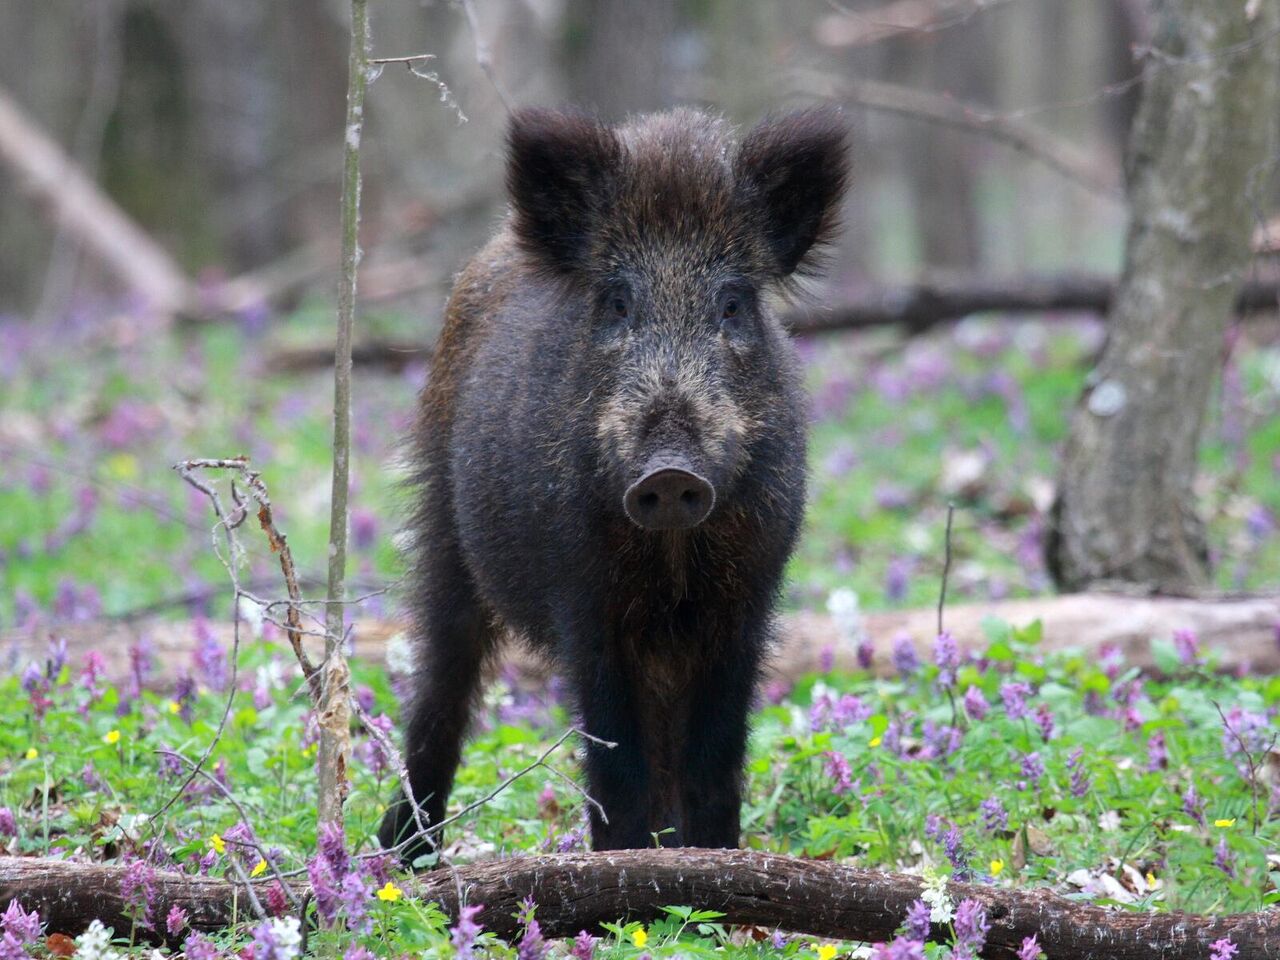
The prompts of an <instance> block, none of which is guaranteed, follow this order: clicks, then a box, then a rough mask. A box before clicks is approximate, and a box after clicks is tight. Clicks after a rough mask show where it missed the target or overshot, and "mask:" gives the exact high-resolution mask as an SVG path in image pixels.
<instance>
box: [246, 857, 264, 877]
mask: <svg viewBox="0 0 1280 960" xmlns="http://www.w3.org/2000/svg"><path fill="white" fill-rule="evenodd" d="M266 869H267V861H265V860H259V861H258V862H257V863H255V864H254V865H253V869H252V870H250V871H249V876H251V877H260V876H262V874H263V871H265V870H266Z"/></svg>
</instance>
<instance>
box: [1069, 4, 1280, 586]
mask: <svg viewBox="0 0 1280 960" xmlns="http://www.w3.org/2000/svg"><path fill="white" fill-rule="evenodd" d="M1157 20H1158V22H1157V24H1156V29H1155V34H1154V40H1153V43H1154V49H1153V51H1152V54H1151V56H1150V57H1148V58H1147V60H1146V63H1147V66H1146V72H1145V75H1144V85H1143V96H1142V103H1141V106H1140V108H1139V111H1138V116H1137V119H1136V121H1135V124H1134V131H1133V135H1132V140H1131V143H1130V149H1129V158H1128V175H1129V193H1130V198H1131V206H1132V212H1131V220H1130V225H1129V233H1128V237H1127V241H1126V248H1125V265H1124V271H1123V275H1122V277H1121V279H1120V285H1119V288H1118V290H1117V292H1116V296H1115V300H1114V303H1113V304H1112V308H1111V315H1110V317H1109V321H1108V324H1107V329H1108V336H1107V343H1106V346H1105V348H1104V350H1103V353H1102V357H1101V359H1100V360H1099V362H1098V365H1097V367H1096V369H1094V370H1093V371H1092V373H1091V374H1090V376H1089V378H1088V380H1087V381H1086V386H1085V389H1084V393H1083V395H1082V397H1081V399H1080V403H1079V405H1078V406H1077V408H1076V411H1075V415H1074V417H1073V418H1072V424H1071V431H1070V435H1069V437H1068V441H1067V444H1066V448H1065V451H1064V453H1063V457H1062V469H1061V476H1060V483H1059V485H1058V499H1057V503H1056V505H1055V508H1054V513H1053V521H1052V524H1051V531H1050V537H1049V540H1048V544H1047V547H1048V551H1049V561H1050V563H1049V566H1050V571H1051V573H1053V575H1054V578H1055V579H1056V580H1057V582H1058V583H1059V585H1060V586H1062V587H1063V588H1065V589H1069V590H1080V589H1085V588H1087V587H1089V586H1090V585H1093V584H1096V583H1099V582H1102V581H1124V582H1129V583H1139V584H1145V585H1149V586H1154V587H1156V588H1158V589H1160V590H1162V591H1164V592H1170V593H1176V592H1184V591H1188V590H1195V589H1197V588H1202V587H1204V586H1205V585H1206V584H1207V583H1208V582H1209V557H1208V547H1207V544H1206V542H1205V537H1204V530H1203V524H1202V522H1201V520H1200V518H1199V516H1198V514H1197V509H1196V496H1195V491H1194V480H1195V473H1196V461H1197V455H1198V453H1199V440H1200V427H1201V423H1202V420H1203V418H1204V413H1205V410H1206V408H1207V406H1208V402H1209V394H1210V390H1211V388H1212V385H1213V382H1214V378H1215V376H1216V375H1217V373H1218V371H1219V370H1220V368H1221V364H1222V357H1223V334H1224V332H1225V330H1226V325H1227V322H1228V320H1229V318H1230V315H1231V309H1232V304H1233V302H1234V301H1235V298H1236V295H1237V291H1238V289H1239V286H1240V282H1241V280H1242V278H1243V277H1244V276H1245V274H1246V272H1247V267H1248V263H1249V258H1250V235H1251V232H1252V229H1253V226H1254V223H1255V210H1257V209H1261V208H1260V207H1259V206H1258V203H1259V200H1260V197H1258V196H1256V195H1255V194H1256V193H1257V191H1258V190H1259V189H1262V188H1261V187H1260V186H1259V184H1258V182H1257V175H1258V171H1259V170H1261V169H1262V168H1263V167H1265V166H1266V165H1267V163H1268V162H1269V156H1270V152H1271V151H1272V150H1273V149H1274V139H1275V129H1276V116H1277V114H1278V113H1280V100H1278V97H1280V87H1278V85H1277V80H1278V75H1280V64H1278V62H1277V49H1278V48H1280V44H1277V43H1276V42H1275V37H1276V35H1277V33H1278V32H1280V4H1276V3H1260V4H1245V3H1223V2H1221V0H1165V2H1163V3H1161V4H1159V5H1158V6H1157Z"/></svg>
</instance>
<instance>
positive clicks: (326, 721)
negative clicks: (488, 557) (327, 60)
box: [316, 0, 369, 825]
mask: <svg viewBox="0 0 1280 960" xmlns="http://www.w3.org/2000/svg"><path fill="white" fill-rule="evenodd" d="M368 71H369V10H368V0H351V62H350V66H349V67H348V74H347V76H348V80H347V126H346V136H345V140H344V149H343V163H342V277H341V281H340V284H339V287H338V335H337V347H336V349H335V351H334V364H333V370H334V374H333V384H334V396H333V490H332V494H331V500H330V513H329V589H328V592H327V594H326V599H327V601H328V602H327V604H326V606H325V621H324V622H325V636H324V664H323V665H322V667H321V670H320V677H321V698H320V704H319V707H318V709H317V711H316V713H317V715H318V716H317V723H318V725H319V727H320V744H319V755H318V756H317V759H316V767H317V770H318V772H319V777H320V791H319V792H320V800H319V811H318V819H319V821H320V823H336V824H339V825H341V823H342V804H343V801H344V800H345V799H346V796H347V789H348V784H347V756H348V754H349V753H350V747H351V705H350V697H351V672H350V670H349V669H348V667H347V657H346V654H345V652H344V648H345V644H344V640H345V636H344V618H343V610H344V603H343V601H344V600H345V599H346V592H347V591H346V582H347V579H346V578H347V492H348V484H349V478H350V463H349V460H350V456H351V336H352V330H353V329H354V327H355V319H356V318H355V315H356V272H357V268H358V266H359V264H360V138H361V135H362V133H363V131H364V94H365V88H366V86H367V84H368Z"/></svg>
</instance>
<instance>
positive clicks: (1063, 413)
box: [0, 0, 1280, 625]
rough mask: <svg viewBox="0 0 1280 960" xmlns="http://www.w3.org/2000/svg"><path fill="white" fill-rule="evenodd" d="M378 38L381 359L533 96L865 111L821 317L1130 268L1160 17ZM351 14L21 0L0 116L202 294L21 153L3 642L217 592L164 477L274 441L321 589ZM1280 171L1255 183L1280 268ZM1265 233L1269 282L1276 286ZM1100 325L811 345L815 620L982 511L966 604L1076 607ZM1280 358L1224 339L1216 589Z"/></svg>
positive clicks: (182, 499) (386, 563)
mask: <svg viewBox="0 0 1280 960" xmlns="http://www.w3.org/2000/svg"><path fill="white" fill-rule="evenodd" d="M371 14H372V27H373V44H374V56H375V57H401V56H403V57H407V56H410V55H415V54H420V53H431V54H434V56H435V59H432V60H430V61H420V62H418V63H415V64H413V65H412V67H411V68H406V65H405V64H399V63H391V64H387V65H386V66H385V68H384V69H382V70H381V72H380V73H379V74H378V75H377V77H376V81H375V82H374V83H373V84H372V86H371V87H370V92H369V99H368V107H367V118H366V125H365V135H364V148H363V170H364V177H365V179H364V200H363V204H364V214H363V227H362V243H363V247H364V250H365V253H366V258H365V260H364V263H363V266H362V271H363V272H362V279H361V295H362V299H361V310H362V318H361V321H360V324H361V335H360V336H358V337H357V361H358V364H359V359H360V356H359V354H360V343H361V338H362V337H364V338H369V337H375V336H376V337H379V338H381V339H382V341H383V342H388V341H389V342H404V343H408V344H410V345H411V346H412V345H413V344H428V343H429V342H430V341H431V339H432V338H433V336H434V332H435V330H436V329H437V326H438V322H439V318H440V315H441V311H442V307H443V304H444V301H445V299H446V297H447V295H448V290H449V284H450V278H451V276H452V275H453V274H454V272H455V271H456V270H458V269H459V267H460V266H461V265H462V264H463V263H464V262H465V260H466V259H467V257H468V256H470V254H471V253H472V252H473V251H474V250H475V249H476V247H477V246H478V245H479V244H480V243H481V242H482V240H483V238H484V237H485V236H486V235H487V234H488V233H489V231H490V230H491V229H492V227H493V225H494V223H495V221H496V220H497V218H498V217H499V216H500V215H501V212H502V210H503V207H504V196H503V191H502V157H501V151H502V143H503V131H504V124H505V118H506V113H507V110H508V108H509V107H510V106H511V105H516V104H532V103H549V104H562V103H570V104H577V105H581V106H584V107H587V108H589V109H593V110H596V111H598V112H599V113H600V114H601V115H602V116H603V117H605V118H609V119H619V118H622V117H623V116H624V115H626V114H627V113H629V112H633V111H643V110H653V109H659V108H662V107H666V106H669V105H673V104H698V105H705V106H708V107H711V108H713V109H716V110H719V111H722V112H723V113H725V114H726V115H727V116H729V117H730V118H731V119H733V120H734V121H737V122H740V123H743V124H748V123H751V122H753V121H754V120H755V119H757V118H758V117H759V116H760V115H761V114H763V113H764V112H767V111H770V110H776V109H783V108H786V107H789V106H795V105H799V104H804V103H810V102H813V101H815V100H819V99H826V100H833V101H836V102H840V103H843V104H845V105H846V107H847V111H848V116H849V119H850V123H851V127H852V137H851V142H852V149H853V153H854V159H853V164H854V170H855V177H854V185H853V189H852V190H851V192H850V195H849V199H848V203H847V209H846V211H845V231H844V235H843V240H842V242H841V244H840V247H839V249H838V251H837V252H836V255H835V257H834V261H833V264H832V269H831V271H830V273H829V275H828V276H827V278H826V279H825V280H823V281H822V282H821V283H819V284H817V285H815V288H814V302H815V303H817V304H819V305H823V304H832V303H840V302H844V301H847V300H848V299H850V298H856V297H858V296H859V295H860V294H861V293H863V292H865V291H867V290H871V289H881V288H882V287H883V286H884V285H885V284H893V283H910V282H916V281H922V280H930V281H932V280H936V279H937V278H946V277H957V276H960V277H968V278H1018V277H1025V276H1029V275H1036V274H1046V273H1055V274H1059V273H1072V272H1076V271H1083V270H1087V271H1092V272H1094V273H1098V274H1101V275H1105V276H1115V275H1116V274H1117V273H1118V272H1119V269H1120V266H1121V255H1122V249H1123V241H1124V229H1125V224H1126V221H1127V207H1126V203H1125V200H1124V183H1123V181H1124V177H1123V174H1122V168H1123V166H1124V163H1123V157H1124V150H1125V145H1126V142H1127V138H1128V134H1129V130H1130V126H1131V123H1132V121H1133V117H1134V114H1135V110H1136V108H1137V104H1138V98H1139V95H1140V93H1141V88H1142V84H1141V82H1140V81H1141V76H1142V69H1143V63H1144V57H1145V56H1146V55H1147V52H1148V47H1147V45H1148V44H1149V43H1150V42H1151V39H1152V37H1151V34H1152V30H1153V25H1152V17H1153V15H1152V12H1151V9H1150V7H1149V5H1148V4H1147V3H1145V2H1143V0H787V2H785V3H783V2H770V0H680V2H670V3H667V2H654V3H648V2H646V3H640V2H636V0H472V2H468V3H466V4H462V3H457V2H426V0H423V2H418V0H378V2H377V3H375V4H373V6H372V11H371ZM348 15H349V14H348V10H347V6H346V4H345V3H344V2H340V0H275V2H271V3H260V2H255V0H188V2H184V3H181V4H178V3H172V2H164V0H93V2H91V3H84V2H80V0H41V2H34V0H17V2H12V3H7V4H4V5H3V6H0V106H4V105H5V104H8V106H7V107H5V109H6V110H10V111H12V108H14V107H16V109H17V110H18V111H19V112H20V114H21V118H22V119H21V123H22V124H23V125H24V126H23V129H24V130H27V129H35V130H38V131H40V132H41V135H42V136H44V137H47V138H48V139H49V140H51V141H53V142H55V143H56V144H58V145H60V146H61V148H62V149H63V150H65V151H66V152H67V153H68V154H69V155H70V156H71V157H72V158H73V159H74V162H75V164H76V166H77V167H78V168H79V169H80V170H81V171H83V172H84V173H85V174H86V175H87V176H88V178H89V179H90V180H93V181H96V182H97V183H98V184H99V185H100V187H101V188H102V190H103V191H104V192H105V193H106V194H107V195H108V196H109V197H110V198H111V199H112V200H113V201H114V202H115V203H116V204H118V205H119V207H120V208H121V209H122V210H123V211H124V212H125V213H126V214H127V215H128V217H129V218H131V219H132V220H133V221H134V222H135V223H136V224H137V225H138V226H139V227H141V230H142V231H143V233H144V234H145V235H146V236H149V237H150V238H151V240H152V241H154V243H155V244H156V246H157V248H158V250H159V251H161V253H163V254H164V255H166V256H167V257H169V258H171V262H170V263H169V264H167V265H165V264H162V267H163V269H162V271H161V272H162V273H163V271H164V269H168V268H169V267H173V268H174V269H176V271H177V273H178V274H179V275H180V279H181V280H182V281H183V282H184V283H185V282H186V281H187V278H190V282H191V289H190V290H186V289H184V290H182V291H181V292H180V293H179V294H178V295H177V299H178V300H180V301H182V302H181V303H180V304H178V309H176V310H170V311H160V310H156V309H154V308H155V306H156V304H155V303H154V302H149V301H148V300H147V298H146V297H145V296H143V297H140V296H138V295H137V292H136V291H132V292H131V291H130V290H128V289H126V287H125V286H124V285H122V284H121V283H120V280H119V274H120V270H119V269H117V268H113V267H111V266H109V265H104V261H103V258H102V257H100V256H97V255H95V254H94V252H93V251H92V250H87V249H86V247H85V245H84V243H83V242H82V239H81V238H80V237H78V236H77V235H75V232H74V231H68V230H66V229H62V230H59V229H57V228H56V227H55V226H54V218H51V217H50V216H48V209H47V204H46V203H42V202H39V197H38V196H37V202H34V203H33V202H32V192H31V191H30V190H27V189H18V187H21V186H23V178H22V177H20V176H17V175H15V173H14V170H13V169H11V167H6V166H3V165H0V184H3V188H2V189H0V314H3V319H2V320H0V377H3V386H0V517H4V519H0V624H6V625H7V624H9V623H11V622H14V621H17V622H19V623H20V622H23V621H24V620H26V619H29V618H30V617H32V616H35V615H36V611H55V612H60V613H61V614H63V615H66V616H73V617H74V616H77V615H84V616H89V615H92V614H94V613H102V612H106V613H111V614H117V615H128V614H132V613H134V612H137V611H145V612H153V611H155V610H157V609H166V605H169V606H173V605H175V604H176V605H178V606H183V605H185V606H188V607H196V608H205V607H207V605H208V603H209V602H210V597H212V596H214V595H215V592H214V588H213V586H211V585H212V584H219V585H224V581H223V580H221V579H220V577H221V574H220V571H219V568H218V567H217V566H216V564H215V563H214V561H213V560H212V558H210V557H209V556H208V555H207V554H208V541H207V532H208V522H207V517H206V516H205V515H204V514H203V512H202V511H203V510H204V505H203V504H201V503H199V502H198V498H189V497H187V495H186V494H185V493H184V492H183V491H180V490H178V489H177V488H178V484H177V483H176V480H175V478H173V477H172V476H171V475H169V474H168V472H167V469H166V468H167V467H168V465H169V464H170V463H172V462H173V461H174V460H177V459H179V458H181V457H185V456H195V455H209V456H215V455H227V454H232V453H239V452H245V453H249V454H251V455H253V456H254V458H255V462H257V463H258V464H259V466H263V467H265V469H266V471H267V478H268V481H269V482H270V483H272V484H274V486H273V491H274V492H275V495H276V500H277V502H278V503H279V504H281V506H282V510H281V518H282V523H283V524H284V525H285V527H286V529H287V530H289V531H290V532H291V533H293V534H294V535H295V538H294V539H295V544H300V545H299V546H295V552H296V553H297V554H298V555H299V557H300V559H301V560H302V562H303V563H304V565H305V566H307V569H306V571H304V572H309V573H311V574H313V576H312V577H311V579H310V580H309V582H310V583H312V584H314V583H315V582H317V581H318V577H319V571H320V570H321V563H322V557H321V554H320V553H319V549H318V548H320V547H321V545H322V544H323V542H324V539H323V527H322V524H321V523H320V520H321V518H322V515H323V514H324V513H325V510H324V508H323V504H324V503H325V502H327V489H326V488H325V484H326V482H327V480H326V479H325V478H326V477H327V472H326V471H327V452H328V448H327V440H328V436H327V430H328V423H329V421H328V419H327V417H328V415H329V406H328V404H329V399H330V398H329V395H328V389H329V388H328V384H327V378H326V376H325V373H324V371H323V369H318V370H315V371H314V372H310V373H307V372H304V373H298V372H294V368H295V366H296V365H293V366H291V361H290V359H289V357H288V355H287V354H282V353H281V351H287V350H288V349H293V348H303V349H308V348H316V347H318V348H320V349H321V351H322V352H323V348H324V347H325V345H326V344H327V343H330V342H331V339H330V338H331V332H330V331H331V329H332V290H333V288H334V283H335V280H336V265H337V257H338V252H337V251H338V229H337V223H338V191H339V176H340V167H341V150H342V142H343V117H344V91H345V82H346V57H347V43H348V29H349V24H348ZM1246 109H1247V108H1246ZM464 118H465V122H464ZM10 131H11V132H12V127H10ZM19 139H21V137H19ZM1273 173H1274V171H1273V169H1272V168H1271V167H1267V168H1266V169H1264V170H1261V171H1260V175H1259V176H1258V177H1256V178H1255V181H1256V183H1255V188H1256V189H1255V191H1254V195H1253V197H1252V198H1251V200H1252V201H1253V204H1254V207H1255V208H1256V210H1257V214H1258V216H1257V226H1258V227H1259V228H1260V233H1259V236H1260V237H1262V238H1263V239H1262V240H1260V241H1259V243H1260V244H1261V247H1262V248H1265V247H1266V243H1265V233H1263V232H1261V228H1262V227H1264V226H1265V221H1266V214H1267V211H1268V210H1269V209H1270V208H1271V206H1272V200H1273V199H1274V181H1275V178H1274V176H1273ZM52 175H53V176H54V177H59V176H61V173H59V172H58V171H57V170H56V169H55V171H54V172H53V174H52ZM38 192H39V191H36V193H37V194H38ZM1262 248H1260V253H1259V255H1258V257H1257V258H1256V259H1255V261H1254V264H1253V266H1252V267H1251V268H1250V276H1251V277H1253V278H1262V279H1268V278H1270V279H1272V280H1274V278H1275V275H1276V274H1275V270H1274V267H1273V266H1272V264H1271V262H1270V260H1269V259H1268V257H1267V251H1266V249H1262ZM171 313H176V314H178V320H177V321H173V322H171V318H170V317H169V316H168V314H171ZM212 314H217V317H216V318H214V319H211V318H210V315H212ZM1102 336H1103V334H1102V326H1101V322H1100V318H1099V317H1098V316H1097V315H1096V313H1069V314H1067V313H1062V312H1058V313H1053V314H1050V315H1048V316H1045V317H1041V318H1039V319H1029V318H1027V317H1025V316H1018V317H1012V316H1010V317H1006V316H1004V315H1002V314H1000V313H984V314H983V315H981V316H979V317H976V318H970V319H967V320H965V321H964V322H962V323H960V324H959V325H954V326H948V327H946V328H943V329H939V330H935V331H931V332H929V333H928V334H927V335H921V336H908V335H907V334H906V332H904V331H902V330H894V329H884V330H877V331H872V332H869V333H866V334H858V335H842V336H839V337H825V338H812V339H806V340H805V341H804V342H802V344H801V346H802V350H803V352H804V355H805V357H806V359H807V360H808V361H809V364H810V369H811V375H812V388H813V391H814V398H815V422H816V430H815V446H814V465H813V466H814V476H815V482H814V490H813V509H812V510H811V519H810V535H809V537H808V538H807V540H806V544H805V546H804V548H803V549H802V550H801V556H800V557H799V558H798V559H797V566H796V570H795V578H796V587H795V590H794V596H793V598H792V600H793V602H795V603H799V604H801V605H820V604H821V603H822V602H823V601H824V599H825V597H826V596H827V594H828V593H829V592H830V590H832V589H834V588H836V587H839V586H844V585H849V584H852V585H853V586H854V587H855V588H856V589H857V591H858V593H859V594H860V596H862V597H863V598H864V602H865V603H866V604H868V605H871V606H877V605H883V604H888V605H901V604H912V603H915V604H920V603H925V602H929V601H930V600H931V599H932V598H934V597H935V596H936V591H937V573H938V572H939V564H940V562H941V554H942V549H941V548H942V543H941V531H942V526H943V523H942V521H943V517H944V515H945V505H946V503H947V501H948V500H958V502H959V503H960V504H961V506H962V508H963V509H962V511H961V513H960V514H959V515H958V516H957V542H956V550H957V568H956V570H955V575H956V582H955V587H956V590H957V595H958V596H960V597H964V596H974V597H1001V596H1005V595H1011V594H1012V595H1019V594H1035V593H1039V592H1042V591H1044V590H1046V589H1047V588H1048V586H1049V580H1048V577H1047V574H1046V571H1045V567H1044V563H1043V560H1042V554H1043V549H1042V547H1043V544H1042V540H1043V536H1044V518H1045V514H1046V511H1047V510H1048V508H1049V505H1050V503H1051V501H1052V495H1053V477H1054V473H1055V469H1056V457H1057V455H1058V451H1059V449H1060V446H1061V443H1062V441H1063V439H1064V436H1065V433H1066V430H1067V424H1068V420H1069V415H1070V411H1071V408H1072V406H1073V404H1074V403H1075V401H1076V399H1077V397H1078V396H1079V394H1080V390H1081V387H1082V384H1083V382H1084V378H1085V375H1086V373H1087V372H1088V369H1089V366H1090V363H1091V361H1092V358H1094V357H1096V353H1097V350H1098V349H1099V346H1100V344H1101V342H1102ZM1237 342H1238V343H1239V345H1238V346H1237ZM1276 342H1277V340H1276V332H1275V329H1274V324H1271V325H1268V324H1267V323H1262V322H1258V323H1250V324H1248V325H1241V326H1233V327H1232V330H1231V333H1230V334H1229V338H1228V344H1227V346H1226V347H1225V348H1224V356H1225V357H1226V367H1225V370H1226V373H1225V375H1224V376H1223V377H1222V378H1221V380H1220V382H1219V383H1218V384H1217V386H1215V389H1214V398H1213V401H1212V403H1211V408H1212V409H1211V410H1210V412H1209V418H1210V428H1209V429H1208V431H1207V434H1206V437H1205V439H1204V451H1203V463H1204V468H1205V476H1204V478H1203V484H1202V485H1201V486H1200V487H1198V488H1197V493H1198V495H1199V496H1200V498H1201V501H1202V506H1203V508H1204V510H1205V513H1206V516H1207V518H1208V520H1209V525H1210V531H1211V540H1212V544H1211V546H1212V551H1213V555H1214V557H1215V559H1217V560H1218V563H1217V569H1218V575H1217V583H1218V585H1219V586H1223V587H1228V588H1235V587H1245V586H1258V585H1259V584H1265V583H1267V582H1274V576H1275V573H1276V571H1277V569H1280V548H1278V547H1277V545H1276V539H1277V538H1276V537H1275V535H1274V534H1275V527H1276V515H1277V511H1280V499H1278V497H1277V494H1276V489H1277V488H1280V483H1277V479H1278V478H1277V471H1280V434H1278V433H1277V428H1276V426H1275V423H1276V417H1275V416H1274V414H1275V412H1276V410H1277V409H1280V352H1278V350H1277V346H1276ZM330 356H331V353H330ZM382 361H383V362H381V363H379V364H377V365H369V366H363V367H359V369H358V383H357V395H356V411H355V418H356V442H357V447H358V450H357V463H356V468H355V486H356V497H355V504H356V506H355V509H354V513H353V521H352V523H353V535H354V538H355V545H356V549H357V551H358V552H359V559H358V562H357V567H358V574H359V578H358V580H357V587H358V586H359V585H360V584H364V585H366V586H370V587H374V586H379V585H382V584H384V583H385V582H386V580H387V579H388V578H389V577H391V576H393V575H394V574H395V572H396V571H397V569H398V566H397V564H398V561H397V558H396V555H395V551H394V547H393V546H392V545H391V539H392V538H391V534H392V533H393V532H394V530H395V528H396V520H395V517H396V502H397V501H396V496H395V493H394V480H395V476H396V469H395V466H394V456H395V450H396V447H395V442H396V440H397V438H398V436H399V434H400V433H401V432H402V431H403V429H404V428H405V426H406V425H407V424H408V422H409V417H410V416H411V412H412V405H413V403H412V397H413V393H414V391H415V390H416V389H417V387H418V386H419V385H420V383H421V381H422V377H423V375H424V364H423V362H422V358H421V356H418V355H416V354H415V353H414V352H413V350H412V349H411V348H410V349H406V350H404V351H402V352H401V354H400V355H399V356H396V355H395V354H394V352H393V354H392V356H391V358H390V362H387V357H385V356H384V357H382ZM304 365H305V364H304ZM308 557H309V558H310V564H309V565H308V561H307V559H306V558H308ZM266 561H269V558H267V557H266V551H265V548H264V550H263V557H259V558H258V562H259V563H264V562H266ZM260 570H261V571H262V572H263V576H267V575H269V572H270V567H269V562H266V565H265V566H262V567H261V568H260Z"/></svg>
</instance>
